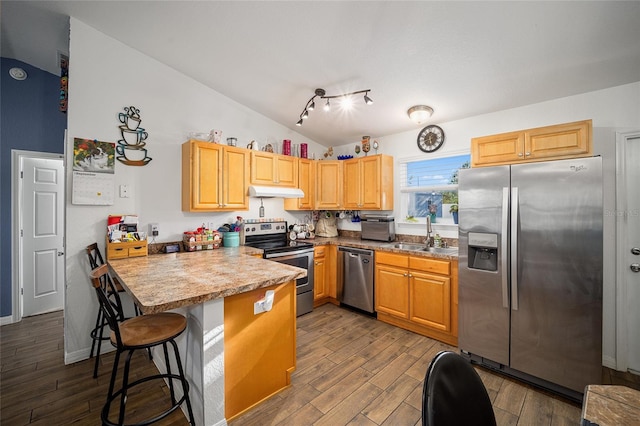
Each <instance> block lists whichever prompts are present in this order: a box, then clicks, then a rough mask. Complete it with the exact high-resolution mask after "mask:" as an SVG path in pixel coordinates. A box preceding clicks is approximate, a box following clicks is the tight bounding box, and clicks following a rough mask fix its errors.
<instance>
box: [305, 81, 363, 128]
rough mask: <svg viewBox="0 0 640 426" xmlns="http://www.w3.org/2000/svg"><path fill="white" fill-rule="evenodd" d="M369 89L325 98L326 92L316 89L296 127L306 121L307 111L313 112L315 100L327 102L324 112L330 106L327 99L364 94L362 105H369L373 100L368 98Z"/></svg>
mask: <svg viewBox="0 0 640 426" xmlns="http://www.w3.org/2000/svg"><path fill="white" fill-rule="evenodd" d="M370 91H371V89H367V90H358V91H357V92H350V93H343V94H341V95H331V96H327V92H326V91H325V90H324V89H316V91H315V95H313V96H312V97H311V99H309V100H308V101H307V103H306V105H305V107H304V109H303V110H302V113H301V114H300V119H299V120H298V122H297V123H296V126H302V121H303V120H306V119H307V118H308V117H309V111H313V110H314V109H315V108H316V103H315V101H314V100H315V98H320V99H326V100H327V102H326V103H325V104H324V107H323V109H324V110H325V111H329V110H330V109H331V104H330V103H329V99H336V98H349V97H350V96H352V95H358V94H360V93H364V103H365V104H367V105H371V104H372V103H373V99H371V98H370V97H369V92H370Z"/></svg>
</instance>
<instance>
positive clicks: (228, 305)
mask: <svg viewBox="0 0 640 426" xmlns="http://www.w3.org/2000/svg"><path fill="white" fill-rule="evenodd" d="M267 290H274V291H275V299H274V302H273V306H272V308H271V310H270V311H268V312H263V313H260V314H257V315H255V314H254V313H253V305H254V303H255V302H256V301H257V300H259V299H262V298H263V297H264V295H265V293H266V291H267ZM295 299H296V286H295V281H289V282H288V283H284V284H279V285H275V286H271V287H266V288H262V289H258V290H253V291H249V292H246V293H241V294H237V295H233V296H229V297H225V299H224V393H225V395H224V403H225V404H224V405H225V417H226V419H227V421H229V420H231V419H233V418H235V417H237V416H239V415H240V414H242V413H244V412H245V411H247V410H249V409H250V408H251V407H254V406H255V405H257V404H259V403H260V402H262V401H264V400H266V399H267V398H269V397H271V396H273V395H274V394H276V393H278V392H279V391H281V390H282V389H284V388H286V387H288V386H289V385H290V384H291V374H292V373H293V371H294V370H295V368H296V318H295V315H296V305H295ZM205 379H206V378H205ZM205 397H206V395H205Z"/></svg>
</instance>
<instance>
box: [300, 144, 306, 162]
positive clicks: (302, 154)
mask: <svg viewBox="0 0 640 426" xmlns="http://www.w3.org/2000/svg"><path fill="white" fill-rule="evenodd" d="M300 158H307V144H306V143H301V144H300Z"/></svg>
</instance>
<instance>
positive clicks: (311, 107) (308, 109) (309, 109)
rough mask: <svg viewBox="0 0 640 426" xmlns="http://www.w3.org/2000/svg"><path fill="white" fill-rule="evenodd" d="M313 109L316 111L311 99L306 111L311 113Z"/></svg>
mask: <svg viewBox="0 0 640 426" xmlns="http://www.w3.org/2000/svg"><path fill="white" fill-rule="evenodd" d="M314 109H316V103H315V102H313V99H312V100H311V104H309V106H308V107H307V111H313V110H314Z"/></svg>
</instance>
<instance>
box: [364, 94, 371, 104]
mask: <svg viewBox="0 0 640 426" xmlns="http://www.w3.org/2000/svg"><path fill="white" fill-rule="evenodd" d="M368 95H369V92H367V93H365V94H364V103H365V104H367V105H371V104H372V103H373V99H371V98H370V97H369V96H368Z"/></svg>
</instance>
